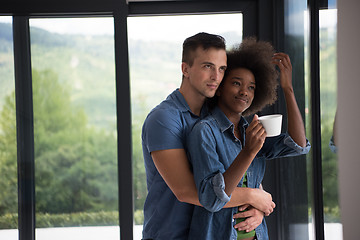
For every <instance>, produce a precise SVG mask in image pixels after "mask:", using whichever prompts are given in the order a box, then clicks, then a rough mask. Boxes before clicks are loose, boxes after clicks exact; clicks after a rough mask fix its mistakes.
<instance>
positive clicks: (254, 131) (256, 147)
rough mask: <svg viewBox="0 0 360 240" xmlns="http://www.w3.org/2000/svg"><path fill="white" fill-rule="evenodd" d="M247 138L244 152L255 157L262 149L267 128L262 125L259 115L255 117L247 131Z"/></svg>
mask: <svg viewBox="0 0 360 240" xmlns="http://www.w3.org/2000/svg"><path fill="white" fill-rule="evenodd" d="M245 137H246V140H245V146H244V149H243V150H242V151H245V152H247V153H249V154H251V155H252V156H254V157H255V156H256V154H257V153H258V152H259V151H260V149H261V148H262V146H263V144H264V142H265V138H266V131H265V128H264V127H263V125H262V124H261V123H260V121H259V119H258V115H256V114H255V115H254V118H253V120H252V121H251V123H250V125H249V127H248V128H247V129H246V134H245Z"/></svg>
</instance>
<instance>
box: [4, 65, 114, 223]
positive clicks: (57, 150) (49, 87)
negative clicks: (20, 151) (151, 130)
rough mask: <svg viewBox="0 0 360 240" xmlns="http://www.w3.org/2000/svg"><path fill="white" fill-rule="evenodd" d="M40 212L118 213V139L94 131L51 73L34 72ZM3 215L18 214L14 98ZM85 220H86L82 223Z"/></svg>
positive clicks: (7, 121) (7, 127) (8, 112)
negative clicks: (115, 211)
mask: <svg viewBox="0 0 360 240" xmlns="http://www.w3.org/2000/svg"><path fill="white" fill-rule="evenodd" d="M33 102H34V135H35V182H36V188H35V191H36V210H37V212H39V213H58V214H60V213H72V212H97V211H100V210H104V211H105V210H106V211H109V210H112V211H114V210H116V209H117V206H118V201H117V198H118V195H117V157H116V155H117V154H116V138H115V137H114V135H113V134H112V132H111V133H109V132H107V131H105V130H97V129H95V128H92V127H89V126H88V123H87V118H86V115H85V113H84V110H83V109H82V108H80V107H76V106H74V105H73V104H72V103H71V99H70V89H69V87H67V86H64V85H60V84H59V82H58V80H57V76H56V74H54V73H53V72H52V71H43V72H37V71H33ZM0 123H1V124H2V125H1V129H2V131H1V132H0V143H1V145H0V156H1V159H0V161H1V162H0V174H1V181H0V187H1V192H2V194H1V195H0V200H1V201H0V214H7V213H13V212H17V201H16V200H17V172H16V170H17V167H16V166H17V160H16V131H15V130H16V128H15V124H16V121H15V104H14V94H11V95H9V96H7V97H6V101H5V104H4V106H3V109H2V111H1V121H0ZM80 219H82V218H80Z"/></svg>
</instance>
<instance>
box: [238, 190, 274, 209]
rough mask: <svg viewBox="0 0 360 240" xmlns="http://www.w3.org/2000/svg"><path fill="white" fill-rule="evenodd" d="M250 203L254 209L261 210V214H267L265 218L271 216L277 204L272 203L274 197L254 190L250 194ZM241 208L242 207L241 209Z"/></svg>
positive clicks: (262, 191)
mask: <svg viewBox="0 0 360 240" xmlns="http://www.w3.org/2000/svg"><path fill="white" fill-rule="evenodd" d="M249 197H250V198H249V203H250V205H251V206H253V207H254V208H257V209H259V210H260V211H261V212H263V213H264V214H265V216H269V215H270V214H271V213H272V212H273V211H274V208H275V206H276V205H275V203H274V202H273V201H272V196H271V194H270V193H268V192H266V191H264V190H262V189H258V188H254V189H252V191H251V192H250V196H249ZM240 208H241V207H240ZM242 210H244V209H242Z"/></svg>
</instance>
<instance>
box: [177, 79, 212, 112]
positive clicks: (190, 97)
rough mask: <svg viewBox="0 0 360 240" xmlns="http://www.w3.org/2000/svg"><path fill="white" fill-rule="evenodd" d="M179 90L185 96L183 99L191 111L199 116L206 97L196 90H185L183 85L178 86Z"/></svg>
mask: <svg viewBox="0 0 360 240" xmlns="http://www.w3.org/2000/svg"><path fill="white" fill-rule="evenodd" d="M179 91H180V93H181V94H182V95H183V97H184V98H185V101H186V102H187V104H188V105H189V107H190V110H191V112H192V113H194V114H195V115H197V116H200V113H201V108H202V106H203V104H204V102H205V99H206V98H205V97H204V96H202V95H200V94H199V93H197V92H193V91H191V90H187V89H186V88H184V87H183V86H181V87H180V89H179Z"/></svg>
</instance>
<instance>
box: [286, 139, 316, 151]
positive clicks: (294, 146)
mask: <svg viewBox="0 0 360 240" xmlns="http://www.w3.org/2000/svg"><path fill="white" fill-rule="evenodd" d="M284 143H285V145H287V146H289V147H290V148H292V149H294V150H295V151H296V153H297V154H308V153H309V151H310V148H311V145H310V142H309V140H308V139H306V145H305V147H301V146H300V145H298V144H297V143H296V142H295V141H294V140H293V139H292V138H291V137H290V135H287V136H286V137H285V139H284Z"/></svg>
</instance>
